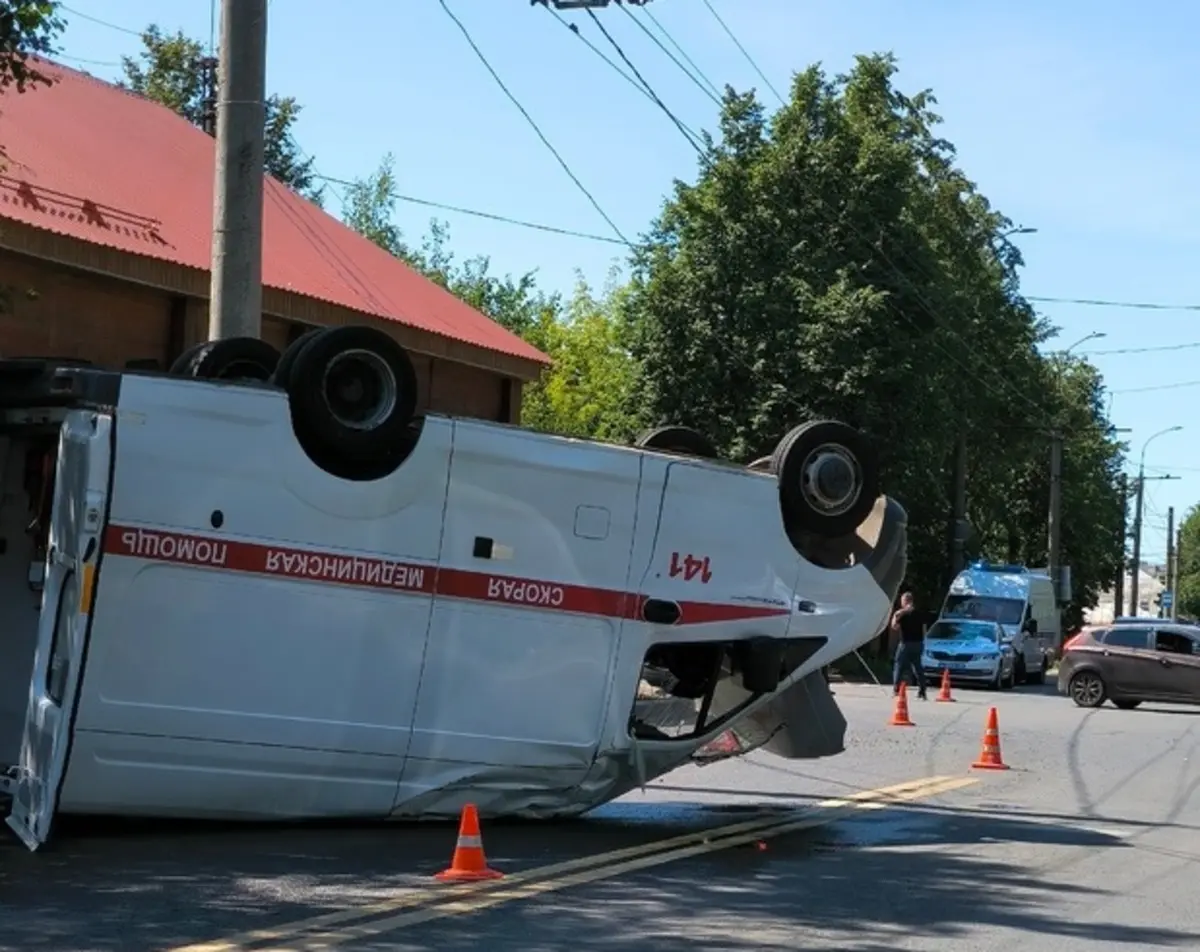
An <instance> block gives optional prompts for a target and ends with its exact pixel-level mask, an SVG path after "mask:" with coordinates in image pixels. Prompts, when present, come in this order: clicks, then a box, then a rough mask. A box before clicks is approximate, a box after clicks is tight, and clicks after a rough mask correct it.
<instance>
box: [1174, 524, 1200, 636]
mask: <svg viewBox="0 0 1200 952" xmlns="http://www.w3.org/2000/svg"><path fill="white" fill-rule="evenodd" d="M1175 590H1176V595H1175V598H1176V607H1175V612H1176V614H1178V615H1186V616H1187V617H1189V618H1200V506H1192V508H1191V509H1189V510H1188V513H1187V515H1186V516H1184V517H1183V522H1181V523H1180V524H1179V581H1178V582H1176V583H1175Z"/></svg>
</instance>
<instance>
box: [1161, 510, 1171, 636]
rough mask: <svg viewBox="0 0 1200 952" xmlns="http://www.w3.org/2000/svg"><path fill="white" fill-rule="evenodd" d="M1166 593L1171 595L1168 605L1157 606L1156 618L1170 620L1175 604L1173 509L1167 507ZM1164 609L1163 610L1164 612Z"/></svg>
mask: <svg viewBox="0 0 1200 952" xmlns="http://www.w3.org/2000/svg"><path fill="white" fill-rule="evenodd" d="M1167 591H1168V592H1170V593H1171V595H1170V598H1171V604H1170V605H1165V606H1164V605H1161V604H1160V605H1159V611H1158V617H1159V618H1170V617H1171V609H1172V607H1173V606H1174V604H1175V507H1174V506H1168V507H1167ZM1164 609H1165V610H1164Z"/></svg>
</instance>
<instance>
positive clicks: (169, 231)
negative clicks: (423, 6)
mask: <svg viewBox="0 0 1200 952" xmlns="http://www.w3.org/2000/svg"><path fill="white" fill-rule="evenodd" d="M38 66H39V69H41V70H42V71H43V72H44V73H46V74H48V75H50V76H51V77H52V78H53V79H54V80H55V82H54V85H52V86H50V87H48V88H47V87H37V88H34V89H31V90H29V91H27V92H25V93H23V94H20V95H18V94H17V93H16V92H15V90H12V89H10V90H9V91H8V92H6V93H5V94H4V95H2V96H0V147H3V149H4V153H5V157H4V158H0V357H27V356H53V357H68V358H76V359H84V360H88V361H91V362H92V363H95V364H98V365H101V366H105V367H111V368H114V369H119V368H121V367H124V366H125V365H126V364H128V363H129V362H130V361H137V362H138V364H139V365H141V366H150V365H157V366H158V367H160V368H163V369H165V368H167V367H169V366H170V364H171V363H172V362H173V361H174V360H175V358H176V357H177V356H179V355H180V354H181V353H182V352H183V351H184V350H186V349H187V348H188V347H190V346H191V345H192V344H194V343H198V342H199V341H202V340H204V339H205V337H206V336H207V331H208V294H209V263H210V258H211V252H212V218H213V213H212V207H213V187H214V186H213V176H214V161H215V142H214V140H213V139H212V138H211V137H209V136H208V135H206V134H205V133H204V132H203V131H201V130H200V129H197V128H196V127H194V126H193V125H191V124H190V123H189V122H187V121H186V120H185V119H183V118H181V117H180V116H178V115H176V114H175V113H174V112H172V111H171V110H170V109H167V108H166V107H165V106H161V105H159V104H158V103H155V102H152V101H150V100H148V99H145V98H143V97H141V96H138V95H136V94H134V93H131V92H129V91H127V90H124V89H121V88H119V87H117V86H113V85H111V84H109V83H105V82H102V81H100V80H98V79H95V78H93V77H91V76H88V75H86V74H85V73H81V72H77V71H75V70H72V69H68V68H66V67H64V66H60V65H58V64H53V63H46V62H45V61H40V60H39V61H38ZM263 205H264V208H263V216H264V221H263V321H262V337H263V339H264V340H267V341H268V342H270V343H271V344H273V345H274V346H275V347H277V348H279V349H280V350H282V349H283V348H285V347H286V346H287V345H288V343H289V342H290V341H292V340H295V339H296V338H297V337H299V336H300V334H302V333H303V332H304V331H305V330H306V329H307V328H309V327H312V326H323V325H337V324H368V325H372V326H374V327H378V328H381V329H383V330H385V331H386V332H387V333H389V334H391V335H392V336H393V337H394V338H395V339H396V340H397V341H399V342H400V343H401V344H403V345H404V347H405V348H406V349H407V350H408V352H409V354H410V355H411V356H412V359H413V363H414V364H415V365H416V368H417V374H418V378H419V382H420V387H421V392H420V395H419V405H420V407H421V408H422V409H431V410H435V411H440V412H444V413H450V414H456V415H461V416H472V417H477V418H483V419H488V420H499V421H502V422H516V421H517V420H518V419H519V418H520V412H521V388H522V385H523V384H524V383H526V382H528V381H531V380H534V379H536V378H537V376H538V375H539V373H540V371H541V370H542V368H543V367H544V366H546V365H547V364H548V363H549V358H547V357H546V356H545V355H544V354H542V353H541V352H540V351H538V350H537V349H535V348H534V347H532V346H530V345H529V344H527V343H525V341H523V340H522V339H521V338H519V337H517V336H516V335H515V334H511V333H509V332H508V331H507V330H505V329H504V328H503V327H501V326H500V325H498V324H497V323H495V322H494V321H492V320H491V319H490V318H488V317H487V316H486V315H484V314H482V313H480V312H479V311H477V310H475V309H474V308H472V307H470V306H469V305H467V304H465V303H464V302H463V301H461V300H459V299H458V298H456V297H454V296H453V295H452V294H450V293H449V292H448V291H446V290H444V289H443V288H441V287H439V286H438V285H436V284H434V283H433V282H432V281H429V280H428V279H427V278H425V277H424V276H423V275H421V274H419V273H417V272H416V271H415V270H413V269H412V268H410V267H409V266H408V265H406V264H405V263H404V262H403V261H400V260H399V259H397V258H395V257H393V256H392V255H389V254H388V253H387V252H385V251H384V250H383V249H381V248H379V247H377V246H376V245H374V244H372V243H371V242H370V241H368V240H367V239H366V238H363V237H362V236H361V235H358V234H356V233H355V232H354V231H352V230H351V229H349V228H347V227H346V226H345V225H343V224H342V223H341V222H339V221H338V220H337V219H336V218H334V217H333V216H331V215H329V214H328V213H326V212H324V211H322V210H321V209H320V208H318V207H317V206H316V205H314V204H312V203H311V202H309V201H306V200H305V199H303V198H301V197H300V196H298V195H297V194H296V193H294V192H293V191H291V190H290V189H288V188H287V187H285V186H283V185H281V184H280V183H278V182H276V181H275V180H274V179H271V178H268V179H267V180H266V183H265V192H264V197H263Z"/></svg>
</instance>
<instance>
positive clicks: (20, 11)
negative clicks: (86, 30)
mask: <svg viewBox="0 0 1200 952" xmlns="http://www.w3.org/2000/svg"><path fill="white" fill-rule="evenodd" d="M58 8H59V4H57V3H51V2H49V0H6V2H3V3H0V92H2V91H4V90H6V89H8V88H9V87H10V86H12V87H14V88H15V89H16V90H17V92H19V93H22V92H25V90H26V89H27V88H29V87H30V86H36V85H42V86H48V85H50V82H51V80H50V78H49V77H48V76H47V75H46V74H45V73H43V72H41V71H40V70H39V69H37V67H36V66H33V65H31V64H30V62H29V58H30V57H31V56H36V55H39V54H40V55H47V54H50V53H53V52H54V41H55V39H56V38H57V37H58V35H59V33H61V32H62V28H63V25H64V24H63V21H62V18H61V17H60V15H59V9H58Z"/></svg>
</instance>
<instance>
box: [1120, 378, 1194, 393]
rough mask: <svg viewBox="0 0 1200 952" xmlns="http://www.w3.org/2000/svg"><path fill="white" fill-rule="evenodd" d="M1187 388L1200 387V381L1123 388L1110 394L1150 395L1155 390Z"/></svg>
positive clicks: (1181, 381)
mask: <svg viewBox="0 0 1200 952" xmlns="http://www.w3.org/2000/svg"><path fill="white" fill-rule="evenodd" d="M1185 387H1200V380H1180V381H1179V382H1177V383H1159V384H1154V385H1152V386H1149V387H1123V388H1121V389H1120V390H1110V391H1109V392H1110V393H1150V392H1151V391H1154V390H1182V389H1184V388H1185Z"/></svg>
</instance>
